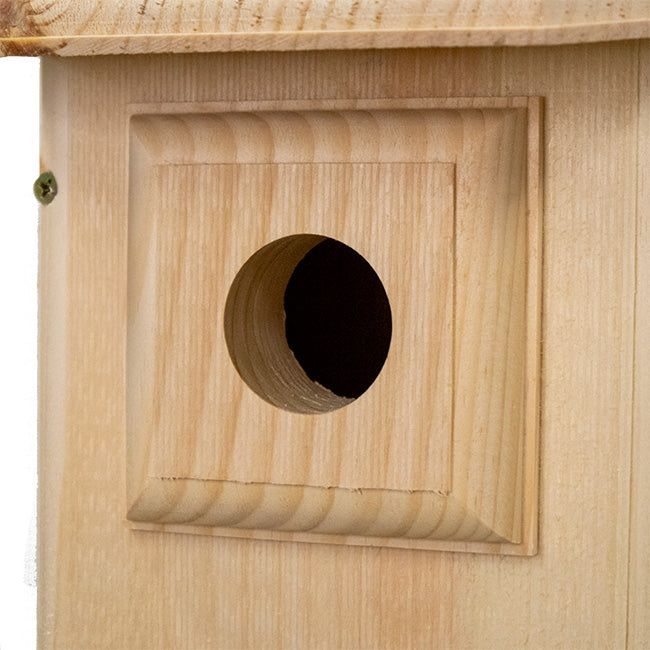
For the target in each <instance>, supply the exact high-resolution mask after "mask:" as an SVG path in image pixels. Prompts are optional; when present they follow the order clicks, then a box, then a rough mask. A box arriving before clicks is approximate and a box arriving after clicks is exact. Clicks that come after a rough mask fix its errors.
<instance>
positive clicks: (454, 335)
mask: <svg viewBox="0 0 650 650" xmlns="http://www.w3.org/2000/svg"><path fill="white" fill-rule="evenodd" d="M192 110H194V111H196V112H192ZM132 111H133V114H132V117H131V120H130V143H131V145H130V199H129V266H128V288H129V313H128V342H129V345H128V350H127V400H128V401H127V437H128V444H129V448H130V453H129V504H130V505H129V515H128V516H129V519H130V520H131V521H133V522H137V525H139V526H146V527H150V526H151V525H154V526H164V528H163V529H164V530H171V528H170V526H173V527H174V528H173V530H175V531H183V530H185V531H192V532H206V533H207V532H209V533H218V534H226V535H235V536H237V535H248V534H251V533H250V532H249V531H253V532H252V534H254V535H256V536H261V537H265V536H269V537H273V538H274V539H300V540H302V541H320V542H323V541H327V542H334V543H346V544H371V545H372V544H382V545H397V546H410V547H418V548H433V549H435V548H447V549H449V550H454V549H456V550H475V551H485V550H487V549H490V548H492V549H494V550H495V551H497V550H499V549H500V550H501V552H506V553H531V552H534V549H535V517H536V514H535V513H536V505H535V503H536V498H535V487H534V486H535V480H536V479H535V472H536V470H535V462H534V458H535V454H536V435H537V403H538V402H537V394H538V386H539V363H538V357H539V316H540V311H539V300H538V298H537V296H538V294H539V275H538V273H539V271H538V270H539V247H540V242H539V229H540V213H539V195H538V184H537V177H538V175H539V145H540V141H539V119H540V103H539V101H538V100H537V99H526V98H523V99H518V98H510V99H498V98H496V99H495V98H485V99H474V100H456V99H452V100H441V99H420V100H417V101H413V100H407V101H404V100H385V101H379V102H377V101H375V102H372V101H370V102H368V101H366V102H354V103H349V102H348V103H346V102H336V103H332V102H329V103H327V104H324V103H322V102H296V101H293V102H278V103H274V104H269V103H266V104H265V103H263V102H257V103H249V104H241V105H236V106H235V105H217V106H213V107H212V111H211V112H210V111H209V107H206V106H205V105H202V106H200V107H193V106H191V105H182V106H163V107H151V106H134V107H132ZM301 233H313V234H316V235H318V236H327V237H331V238H334V239H336V240H339V241H342V242H344V243H345V244H346V245H349V246H351V247H352V248H353V249H354V250H356V251H357V252H358V253H360V254H361V255H362V256H363V257H364V258H365V259H366V260H367V261H368V262H369V263H370V264H371V266H372V267H373V268H374V269H375V271H376V272H377V273H378V275H379V278H380V279H381V280H383V282H384V286H385V290H386V292H387V295H388V299H389V301H390V304H391V309H392V322H393V334H392V341H391V347H390V352H389V355H388V358H387V360H386V363H385V366H384V368H383V369H382V371H381V373H380V374H379V377H378V378H377V380H376V381H375V382H374V384H373V385H372V386H371V388H370V389H369V390H368V391H367V393H365V394H364V395H362V396H361V397H360V398H359V399H357V400H356V401H354V402H352V403H347V402H346V400H344V401H342V402H340V403H337V406H339V407H341V408H337V409H336V410H333V411H331V412H327V413H313V412H311V407H308V404H307V403H306V405H305V406H300V407H298V410H301V409H305V410H306V412H302V413H296V412H292V410H286V409H285V408H279V407H278V405H279V406H280V407H282V406H283V405H284V401H283V400H284V399H285V398H284V397H283V396H282V395H280V394H278V396H277V397H276V398H270V401H265V400H263V399H260V397H259V395H258V394H256V392H258V393H263V392H264V391H263V390H260V388H259V376H260V373H261V372H262V370H261V369H260V367H259V366H261V364H262V362H261V361H260V357H259V353H256V356H255V360H254V361H251V362H248V363H251V364H252V366H251V367H250V371H249V376H250V377H251V378H252V381H254V382H255V385H258V389H257V391H256V392H253V391H252V390H250V388H248V387H247V386H246V385H245V383H244V382H243V381H242V379H241V378H240V376H239V375H238V373H237V370H236V368H235V366H236V364H234V363H233V361H232V360H231V358H230V357H231V354H232V350H231V351H230V354H229V350H228V347H227V340H228V336H230V338H231V339H232V338H233V336H235V337H236V336H237V331H238V330H239V329H241V328H243V327H244V323H243V322H242V321H243V320H244V316H245V314H244V312H241V313H238V314H237V315H236V318H235V320H234V321H233V322H232V323H230V324H229V325H226V326H225V331H224V318H226V320H227V311H228V309H227V306H226V305H227V296H228V292H229V288H230V287H231V284H232V283H233V280H234V278H235V276H236V275H237V273H238V271H239V269H240V267H241V266H242V265H243V264H244V262H246V260H247V259H248V258H249V257H250V256H251V255H253V253H255V252H256V251H258V250H259V249H261V248H262V247H263V246H265V245H267V244H269V242H273V241H276V240H279V239H280V238H283V237H290V236H294V235H296V234H301ZM311 245H313V244H311ZM305 252H306V249H305V250H303V251H302V252H300V250H296V252H295V253H291V255H293V256H294V257H293V258H291V259H293V262H291V263H290V264H289V262H287V264H289V266H288V267H287V268H288V273H290V272H291V271H292V270H293V268H294V267H295V265H296V263H297V262H298V261H299V260H300V259H301V257H302V256H303V255H304V254H305ZM273 255H274V258H275V257H277V254H276V253H273ZM265 268H266V267H265ZM261 272H262V271H257V273H258V275H259V274H260V273H261ZM265 273H272V274H275V275H277V274H278V273H280V271H278V270H277V264H276V267H273V266H272V265H271V266H269V267H268V270H266V271H265ZM283 286H284V285H283ZM256 295H257V294H256ZM257 299H258V300H259V298H257ZM224 314H226V316H224ZM279 318H282V315H281V314H280V315H279ZM229 329H230V330H232V332H231V333H230V334H228V332H229ZM265 336H266V335H265ZM287 354H288V356H289V357H291V359H292V358H293V353H292V352H290V351H287ZM291 359H290V360H289V361H291ZM279 363H280V361H278V360H277V355H276V357H274V361H273V364H274V365H275V366H276V367H277V366H278V364H279ZM282 363H284V362H282ZM273 364H272V365H273ZM256 365H257V366H258V367H256ZM272 372H273V373H277V368H274V369H272ZM298 372H300V373H301V378H300V379H299V381H300V382H301V383H302V384H304V383H305V382H309V379H308V377H307V376H306V375H304V372H302V371H301V370H299V371H298ZM283 387H284V384H282V385H281V386H280V388H282V389H284V388H283ZM271 390H275V389H271ZM291 390H292V393H291V396H290V399H293V396H294V395H295V393H296V390H297V389H291ZM320 390H321V389H320V388H318V387H316V386H312V389H311V391H310V392H309V395H310V397H309V400H313V399H317V398H316V397H315V395H316V394H317V393H319V392H320ZM314 391H316V392H315V393H314ZM319 399H320V398H319ZM323 399H328V397H327V395H325V396H324V397H323ZM274 400H275V401H274ZM347 401H349V400H347ZM270 402H273V403H270ZM181 525H183V526H184V527H183V526H181ZM190 525H191V528H190V527H189V526H190ZM199 526H201V527H200V528H199ZM440 540H446V541H444V542H442V543H441V541H440ZM457 542H461V543H462V545H461V544H457Z"/></svg>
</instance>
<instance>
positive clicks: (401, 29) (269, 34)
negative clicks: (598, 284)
mask: <svg viewBox="0 0 650 650" xmlns="http://www.w3.org/2000/svg"><path fill="white" fill-rule="evenodd" d="M649 37H650V7H649V6H648V3H647V2H645V0H619V1H618V2H603V1H598V2H592V1H590V0H571V1H570V2H567V1H563V0H546V1H545V2H543V3H532V2H525V1H523V0H519V1H518V2H514V3H504V2H501V1H500V0H483V1H479V0H472V1H471V2H464V3H458V2H456V1H455V0H426V1H425V2H421V1H417V0H391V1H390V2H387V1H386V0H382V2H358V1H356V0H332V1H330V2H323V1H319V2H308V3H305V2H299V1H298V0H272V1H270V2H269V1H266V2H259V1H258V0H241V1H240V2H236V3H235V2H229V3H224V2H208V1H206V0H202V1H200V2H193V3H191V4H188V3H184V2H183V1H182V0H167V1H166V2H164V1H163V2H154V1H153V0H151V1H150V0H144V1H143V0H126V1H123V2H120V3H115V2H108V1H106V0H83V1H80V2H75V3H69V2H66V1H64V0H55V1H52V0H30V1H23V0H8V2H4V3H3V4H2V5H1V7H0V55H3V54H4V55H22V56H25V55H27V56H41V55H45V54H57V55H61V56H80V55H97V54H138V53H162V52H184V53H187V52H210V51H235V50H306V49H360V48H380V47H381V48H398V47H458V46H461V47H464V46H473V47H476V46H494V45H496V46H504V45H556V44H566V43H581V42H594V41H608V40H625V39H634V38H649Z"/></svg>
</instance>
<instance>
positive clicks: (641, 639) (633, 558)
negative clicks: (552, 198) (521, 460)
mask: <svg viewBox="0 0 650 650" xmlns="http://www.w3.org/2000/svg"><path fill="white" fill-rule="evenodd" d="M639 54H640V61H641V68H640V70H639V125H641V126H642V127H643V128H641V129H640V132H639V141H638V150H637V165H638V170H639V187H638V196H637V211H636V216H637V248H636V272H637V292H636V309H635V314H634V316H635V331H634V336H635V339H634V350H635V353H634V413H633V418H634V420H633V421H634V427H633V431H632V435H633V439H632V478H633V480H632V482H631V492H630V498H631V504H630V506H631V512H630V520H631V528H630V573H629V608H630V611H629V630H628V635H629V636H628V645H629V647H630V648H642V647H643V646H644V645H646V644H647V643H648V639H650V615H649V614H650V552H648V547H649V545H648V540H649V539H650V508H648V495H649V494H650V470H649V469H648V468H649V467H650V403H649V400H648V399H646V397H645V396H647V395H648V390H649V387H650V343H649V342H650V128H649V127H650V43H648V42H645V43H643V44H642V45H641V48H640V52H639Z"/></svg>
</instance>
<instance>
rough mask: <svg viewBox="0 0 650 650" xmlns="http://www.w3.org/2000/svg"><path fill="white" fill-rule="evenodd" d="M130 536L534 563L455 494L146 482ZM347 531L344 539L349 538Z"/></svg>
mask: <svg viewBox="0 0 650 650" xmlns="http://www.w3.org/2000/svg"><path fill="white" fill-rule="evenodd" d="M126 523H127V525H128V526H130V527H131V528H133V529H135V530H143V531H159V532H167V533H169V532H173V533H191V534H202V535H209V536H226V537H239V538H252V539H265V540H277V541H295V542H311V543H328V544H348V545H358V546H385V547H397V548H411V549H421V550H448V551H465V552H473V553H493V554H500V555H534V554H535V552H536V546H535V544H534V543H531V542H532V540H530V539H527V538H526V537H524V538H523V539H521V540H507V539H503V538H502V537H499V536H498V535H497V534H496V533H494V532H493V531H491V530H490V528H489V527H488V526H486V525H485V524H484V523H483V522H481V521H480V520H479V519H478V517H476V515H475V514H474V513H473V512H471V510H469V509H468V508H466V507H465V506H464V505H463V504H462V503H461V502H460V501H458V499H456V498H455V497H454V495H453V494H442V493H438V492H428V491H406V490H405V491H401V490H377V489H371V490H362V489H359V490H350V489H345V488H337V487H316V486H300V485H279V484H273V483H242V482H237V481H215V480H199V479H185V478H175V477H166V478H154V477H148V478H147V479H146V481H145V482H144V484H143V489H142V492H141V493H140V495H139V496H138V497H137V499H136V500H135V502H134V503H133V505H132V506H131V508H130V509H129V512H128V514H127V522H126ZM348 531H349V532H348Z"/></svg>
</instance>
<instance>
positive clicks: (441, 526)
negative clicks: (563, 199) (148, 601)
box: [127, 97, 543, 555]
mask: <svg viewBox="0 0 650 650" xmlns="http://www.w3.org/2000/svg"><path fill="white" fill-rule="evenodd" d="M492 108H494V109H500V108H524V109H525V110H526V114H527V127H526V130H527V133H526V154H527V160H526V202H527V213H526V225H527V242H526V292H525V295H526V310H525V313H526V358H525V407H524V419H525V423H524V436H523V439H524V450H523V477H522V480H523V489H522V494H523V503H522V504H521V512H522V527H521V532H522V534H521V539H520V541H518V542H516V543H513V542H509V541H507V540H504V539H503V538H500V537H499V536H497V535H496V534H495V533H493V532H492V531H491V530H490V529H489V528H487V527H486V526H485V525H484V524H483V523H482V522H481V521H480V520H479V519H478V518H477V517H476V515H475V514H474V513H472V512H471V511H470V510H469V509H468V508H467V507H465V506H464V505H463V504H461V503H459V502H458V501H457V499H455V498H454V497H453V494H452V495H447V494H445V495H443V494H438V493H436V492H423V491H399V490H350V489H347V488H340V487H328V488H323V487H317V486H308V485H280V484H272V483H241V482H236V481H219V480H202V479H190V478H183V477H151V476H147V477H145V478H144V480H142V481H141V482H140V483H139V484H138V489H137V496H136V498H133V499H130V500H129V499H127V507H128V514H127V525H129V526H130V527H131V528H133V529H137V530H151V531H164V532H175V533H193V534H203V535H211V536H219V537H236V538H247V539H265V540H277V541H299V542H312V543H328V544H345V545H357V546H375V547H397V548H409V549H422V550H443V551H461V552H474V553H488V554H497V555H535V554H536V552H537V538H538V487H539V440H538V437H539V419H540V384H541V302H542V291H541V288H542V287H541V280H542V273H541V272H542V160H541V152H542V127H543V116H542V111H543V102H542V99H541V98H540V97H487V98H483V97H472V98H462V97H456V98H408V99H402V98H400V99H363V100H327V99H320V100H289V101H268V102H265V101H245V102H210V103H161V104H131V105H129V106H128V119H129V120H130V118H131V117H132V116H136V115H142V114H182V113H193V114H196V113H220V112H251V111H252V112H260V111H280V110H281V111H305V110H314V111H316V110H319V111H323V110H332V111H340V110H399V109H430V110H435V109H492ZM127 133H128V124H127ZM432 162H450V161H432ZM127 479H128V477H127ZM215 508H216V509H217V510H218V511H219V520H220V522H222V523H223V522H227V521H228V519H229V517H230V518H231V519H232V522H233V523H232V524H229V523H226V525H219V526H214V525H211V524H210V516H211V514H210V513H211V512H212V513H213V512H214V510H215ZM396 513H400V514H399V515H396ZM185 522H187V523H185ZM427 531H428V532H427ZM432 534H435V535H436V539H427V537H428V536H429V535H432ZM459 537H460V538H461V540H462V541H461V540H459ZM468 540H469V541H468Z"/></svg>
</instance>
